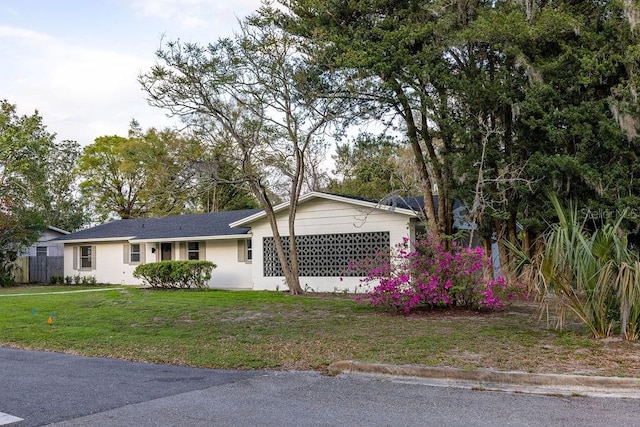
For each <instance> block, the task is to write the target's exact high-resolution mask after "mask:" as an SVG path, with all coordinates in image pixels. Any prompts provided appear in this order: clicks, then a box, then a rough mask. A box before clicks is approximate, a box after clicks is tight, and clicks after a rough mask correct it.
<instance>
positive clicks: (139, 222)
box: [56, 209, 262, 241]
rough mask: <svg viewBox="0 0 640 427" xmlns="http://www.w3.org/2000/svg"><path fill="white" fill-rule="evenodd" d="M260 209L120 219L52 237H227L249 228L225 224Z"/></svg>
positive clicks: (69, 238)
mask: <svg viewBox="0 0 640 427" xmlns="http://www.w3.org/2000/svg"><path fill="white" fill-rule="evenodd" d="M261 210H262V209H245V210H239V211H226V212H212V213H205V214H191V215H176V216H167V217H162V218H135V219H121V220H118V221H112V222H107V223H105V224H101V225H98V226H95V227H92V228H87V229H86V230H80V231H76V232H75V233H71V234H67V235H66V236H62V237H59V238H57V239H56V240H61V241H64V240H94V239H109V238H118V237H123V238H124V237H132V238H133V239H136V240H145V239H172V238H180V237H200V236H229V235H234V234H246V233H248V232H249V230H251V229H250V228H249V227H235V228H231V227H229V224H231V223H232V222H234V221H238V220H240V219H242V218H246V217H248V216H251V215H253V214H255V213H258V212H260V211H261Z"/></svg>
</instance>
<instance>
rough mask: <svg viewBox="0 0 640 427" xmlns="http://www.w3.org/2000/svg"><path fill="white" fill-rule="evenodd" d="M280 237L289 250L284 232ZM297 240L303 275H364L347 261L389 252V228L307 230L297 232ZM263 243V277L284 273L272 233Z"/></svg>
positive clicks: (286, 250)
mask: <svg viewBox="0 0 640 427" xmlns="http://www.w3.org/2000/svg"><path fill="white" fill-rule="evenodd" d="M282 240H283V246H284V250H285V252H286V253H287V254H288V253H289V238H288V236H283V238H282ZM296 244H297V247H298V261H299V263H300V276H304V277H338V276H363V275H366V273H364V272H362V271H358V270H357V269H350V268H349V264H351V263H353V262H355V261H358V260H361V259H364V258H366V257H370V256H374V255H377V254H379V253H381V252H382V253H389V249H390V239H389V232H388V231H379V232H372V233H343V234H309V235H304V236H296ZM263 245H264V275H265V277H274V276H276V277H279V276H283V275H284V274H283V272H282V265H281V264H280V260H279V259H278V253H277V252H276V245H275V242H274V239H273V237H265V238H264V239H263Z"/></svg>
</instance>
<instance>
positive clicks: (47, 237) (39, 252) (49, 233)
mask: <svg viewBox="0 0 640 427" xmlns="http://www.w3.org/2000/svg"><path fill="white" fill-rule="evenodd" d="M68 234H69V232H68V231H65V230H61V229H59V228H56V227H52V226H48V227H47V229H46V230H45V231H43V232H42V233H41V234H40V237H39V238H38V241H37V242H36V243H34V244H33V245H31V246H30V247H29V248H28V249H27V250H26V251H25V252H24V253H23V254H22V255H21V256H50V257H55V256H63V255H64V244H63V243H62V242H60V241H58V240H54V239H57V238H59V237H62V236H66V235H68Z"/></svg>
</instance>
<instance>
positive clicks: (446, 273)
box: [352, 235, 518, 313]
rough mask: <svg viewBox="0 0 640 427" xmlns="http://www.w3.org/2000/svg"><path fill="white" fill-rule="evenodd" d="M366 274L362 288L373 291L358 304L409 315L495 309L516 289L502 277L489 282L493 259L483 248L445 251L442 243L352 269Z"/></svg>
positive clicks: (398, 251)
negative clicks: (426, 310) (421, 309)
mask: <svg viewBox="0 0 640 427" xmlns="http://www.w3.org/2000/svg"><path fill="white" fill-rule="evenodd" d="M352 268H357V269H359V270H364V271H367V272H368V273H367V276H366V277H365V278H364V279H362V284H361V286H362V285H372V284H373V289H371V290H370V291H367V292H365V293H364V294H361V295H360V296H359V297H358V299H359V300H360V301H364V302H369V303H370V304H371V305H373V306H382V307H390V308H395V309H399V310H402V311H404V312H405V313H409V312H410V311H412V310H414V309H416V308H418V307H443V306H464V307H468V308H488V309H493V310H497V309H500V308H502V307H503V305H504V304H505V300H506V299H507V298H508V297H511V296H512V295H513V293H515V292H518V288H517V287H509V286H507V283H506V282H505V280H504V278H502V277H500V278H498V279H495V280H493V279H487V276H488V275H487V274H486V272H487V271H490V269H491V268H492V265H491V260H490V259H489V257H487V256H486V255H485V253H484V250H483V249H482V248H480V247H476V248H469V247H464V246H459V245H456V244H455V242H454V244H453V247H452V249H451V250H450V251H447V250H445V249H444V247H443V245H442V242H441V240H440V239H437V238H433V236H432V235H430V236H429V238H427V239H423V240H418V241H416V242H415V248H414V249H413V250H410V249H409V241H408V239H406V238H405V240H404V242H403V243H401V244H398V245H396V247H395V248H394V249H393V250H392V251H391V253H387V254H380V255H379V256H377V257H374V258H372V259H368V260H365V261H362V262H360V263H357V264H356V265H352Z"/></svg>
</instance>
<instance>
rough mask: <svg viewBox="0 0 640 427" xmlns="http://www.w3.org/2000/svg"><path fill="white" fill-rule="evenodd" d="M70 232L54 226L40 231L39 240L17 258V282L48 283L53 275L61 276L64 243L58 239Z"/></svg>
mask: <svg viewBox="0 0 640 427" xmlns="http://www.w3.org/2000/svg"><path fill="white" fill-rule="evenodd" d="M68 234H69V232H68V231H65V230H61V229H59V228H56V227H52V226H48V227H47V228H46V229H45V230H44V231H43V232H42V233H40V237H39V238H38V241H37V242H36V243H34V244H33V245H31V246H29V247H28V248H27V249H26V250H25V251H24V252H23V253H21V254H20V256H19V257H18V259H17V260H16V265H17V266H18V268H17V270H16V272H15V280H16V282H18V283H48V282H49V281H50V280H51V278H52V277H53V276H61V275H62V274H63V255H64V244H63V243H62V242H60V241H59V240H57V239H58V238H60V237H64V236H66V235H68Z"/></svg>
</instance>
